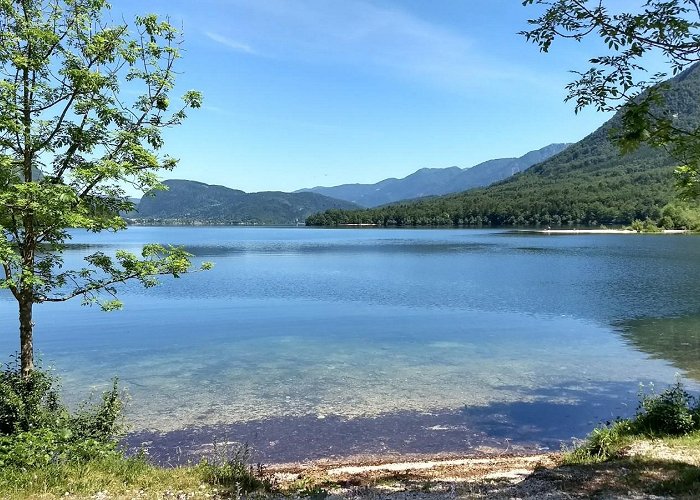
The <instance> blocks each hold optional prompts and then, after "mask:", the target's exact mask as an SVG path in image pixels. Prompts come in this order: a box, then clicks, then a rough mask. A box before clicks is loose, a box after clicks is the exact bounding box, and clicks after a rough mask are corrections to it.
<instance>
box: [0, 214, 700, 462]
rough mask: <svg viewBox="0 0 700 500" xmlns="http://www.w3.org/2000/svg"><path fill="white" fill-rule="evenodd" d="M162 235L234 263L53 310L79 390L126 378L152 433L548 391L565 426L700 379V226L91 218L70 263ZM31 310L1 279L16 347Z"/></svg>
mask: <svg viewBox="0 0 700 500" xmlns="http://www.w3.org/2000/svg"><path fill="white" fill-rule="evenodd" d="M146 242H161V243H173V244H181V245H185V246H186V247H187V249H188V250H189V251H190V252H192V253H193V254H195V255H196V258H197V259H199V260H209V261H213V262H214V263H215V264H216V266H215V269H214V270H213V271H211V272H207V273H198V274H194V275H188V276H184V277H183V278H181V279H179V280H174V279H165V280H163V283H162V285H161V286H160V287H158V288H155V289H151V290H142V289H139V288H137V287H136V286H131V285H130V286H125V287H123V289H122V294H121V297H122V299H123V301H124V302H125V309H124V310H123V311H121V312H115V313H103V312H100V311H99V310H97V309H90V308H84V307H81V306H80V305H79V303H77V302H75V303H66V304H61V305H56V304H47V305H40V306H38V307H37V308H36V313H35V314H36V323H37V325H36V347H37V349H38V351H40V353H41V357H42V359H43V362H44V364H45V365H46V364H49V365H51V366H53V367H55V369H56V370H57V371H58V373H59V374H60V375H61V376H62V379H63V385H64V389H65V393H66V397H67V398H68V399H69V400H70V401H77V400H78V399H79V398H81V397H82V396H84V394H85V391H86V388H92V389H94V390H100V389H102V388H105V387H106V386H107V385H108V383H109V380H110V378H111V377H113V376H115V375H116V376H118V377H119V378H120V379H121V380H122V382H123V384H124V385H125V386H126V387H127V388H128V391H129V393H130V395H131V402H130V405H129V419H130V421H131V422H132V424H133V426H134V429H135V430H139V429H155V430H158V431H163V432H168V431H177V430H178V429H183V428H194V427H202V426H205V427H206V426H215V425H219V426H221V425H224V426H225V425H229V424H230V425H233V424H236V425H239V424H244V423H246V422H251V421H256V422H260V421H265V420H266V419H269V420H270V421H273V420H274V421H280V419H310V421H314V420H318V421H321V420H324V419H335V420H333V421H351V420H358V419H376V418H379V419H381V418H389V417H390V416H391V415H399V414H400V415H409V414H410V415H437V414H441V412H442V413H444V414H447V413H449V412H462V414H464V413H465V412H466V413H469V412H470V411H472V410H473V411H477V410H479V411H480V410H483V412H482V413H484V414H488V413H489V408H494V409H495V408H500V409H499V410H498V411H499V412H501V413H502V412H503V411H504V410H503V408H504V407H507V406H508V405H510V407H512V408H516V405H522V404H528V405H530V406H528V408H541V411H542V412H546V411H550V410H547V408H549V406H547V405H557V408H560V409H561V408H564V409H566V408H571V412H569V413H567V414H566V415H567V417H566V419H567V420H566V422H568V423H566V424H565V425H564V429H563V430H560V431H558V432H559V434H562V433H563V434H562V435H565V437H569V436H573V435H579V434H580V433H581V430H582V429H584V428H588V427H589V426H590V425H591V424H594V423H596V421H602V420H605V419H609V418H612V417H613V416H615V415H619V414H625V413H630V412H632V411H634V408H635V404H636V393H637V389H638V387H639V383H648V382H653V383H654V384H655V385H656V386H657V387H659V386H661V387H663V386H664V385H666V384H669V383H672V382H673V381H674V380H675V377H676V376H677V375H680V376H681V377H684V378H685V379H686V382H687V383H688V384H689V386H690V387H691V388H692V389H696V388H697V382H696V378H697V376H698V374H699V373H700V362H698V361H697V360H699V359H700V356H698V354H700V348H699V345H698V341H697V338H696V337H697V332H698V331H699V330H700V329H699V328H698V326H700V293H698V289H697V283H699V282H700V238H698V237H696V236H650V235H642V236H637V235H576V236H544V235H535V234H524V233H507V232H500V231H490V230H382V229H357V230H323V229H310V228H144V227H132V228H129V229H128V230H127V231H124V232H122V233H118V234H100V235H93V234H87V233H82V232H76V233H74V238H73V244H74V246H73V247H71V249H70V251H69V252H68V254H67V256H66V262H67V264H69V265H70V264H71V263H75V262H78V261H79V260H80V259H81V258H82V257H83V256H84V255H86V254H88V253H91V252H93V251H96V250H102V251H105V252H112V251H114V250H116V249H118V248H127V249H132V250H135V249H138V248H140V246H141V245H142V244H143V243H146ZM14 307H15V306H14V304H13V303H12V302H11V301H10V298H9V297H8V295H7V293H5V292H0V325H1V327H0V328H1V329H2V332H1V333H2V335H1V336H0V353H3V357H5V358H7V356H8V355H9V354H11V353H12V352H14V351H15V350H16V335H17V334H16V328H17V325H16V319H15V317H16V312H15V309H14ZM679 325H680V326H679ZM537 405H540V406H537ZM582 409H584V410H585V411H583V410H582ZM538 411H539V410H538ZM492 413H494V414H495V413H496V410H494V411H493V412H492ZM501 413H498V414H499V415H500V414H501ZM506 413H507V412H506ZM507 418H511V419H513V420H514V422H516V423H517V419H518V418H519V417H518V412H517V411H513V414H512V415H510V414H508V415H507ZM537 418H538V419H539V420H540V421H546V420H547V415H545V414H540V415H539V416H538V417H537ZM290 421H291V420H290ZM387 421H388V420H387ZM560 423H561V422H559V424H560ZM375 424H376V422H375ZM559 424H557V425H559ZM373 425H374V424H373ZM426 425H427V424H426ZM465 425H466V424H465ZM552 425H553V424H552ZM567 426H568V427H567ZM438 427H439V426H438ZM559 427H561V425H559ZM436 428H437V427H436ZM521 430H522V429H521ZM544 430H546V429H544ZM544 430H543V429H540V431H544ZM478 431H479V432H481V433H483V434H484V435H488V434H489V432H490V431H489V428H488V425H486V426H482V428H479V429H478ZM348 432H349V431H348ZM531 434H532V435H533V436H535V437H537V436H539V435H540V434H541V433H540V434H538V433H537V432H535V431H534V430H533V431H532V433H531ZM519 435H523V436H527V435H528V433H527V432H520V434H519ZM426 439H427V438H426ZM329 440H330V438H329ZM436 446H437V445H436ZM355 451H357V450H355Z"/></svg>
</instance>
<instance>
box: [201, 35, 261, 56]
mask: <svg viewBox="0 0 700 500" xmlns="http://www.w3.org/2000/svg"><path fill="white" fill-rule="evenodd" d="M204 34H205V35H206V36H207V38H209V39H210V40H213V41H214V42H216V43H218V44H220V45H223V46H225V47H228V48H229V49H233V50H235V51H236V52H242V53H244V54H250V55H259V54H258V52H257V51H255V50H253V48H252V47H251V46H250V45H248V44H246V43H243V42H239V41H237V40H234V39H232V38H229V37H226V36H223V35H219V34H218V33H212V32H210V31H206V32H205V33H204Z"/></svg>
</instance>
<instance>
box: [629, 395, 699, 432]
mask: <svg viewBox="0 0 700 500" xmlns="http://www.w3.org/2000/svg"><path fill="white" fill-rule="evenodd" d="M699 417H700V408H699V407H698V404H697V402H696V401H695V398H693V397H692V396H691V395H690V394H689V393H688V392H687V391H686V390H685V389H684V388H683V385H682V384H681V383H680V382H677V383H676V384H675V385H673V386H671V387H669V388H668V389H666V390H665V391H663V392H662V393H661V394H658V395H657V394H653V393H652V394H642V395H641V399H640V402H639V408H638V409H637V415H636V417H635V419H634V429H635V431H636V432H637V433H641V434H645V435H648V436H654V435H662V436H678V435H682V434H687V433H689V432H691V431H693V430H697V429H700V420H699Z"/></svg>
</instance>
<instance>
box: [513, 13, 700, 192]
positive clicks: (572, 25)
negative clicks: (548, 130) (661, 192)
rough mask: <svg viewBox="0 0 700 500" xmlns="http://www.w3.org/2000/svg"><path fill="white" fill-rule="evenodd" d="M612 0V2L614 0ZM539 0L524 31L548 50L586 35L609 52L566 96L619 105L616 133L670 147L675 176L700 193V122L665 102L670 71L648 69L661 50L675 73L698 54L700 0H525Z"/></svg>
mask: <svg viewBox="0 0 700 500" xmlns="http://www.w3.org/2000/svg"><path fill="white" fill-rule="evenodd" d="M610 3H611V2H607V4H608V5H609V4H610ZM532 4H535V5H538V6H541V7H543V8H544V11H543V12H542V14H541V15H540V16H539V17H537V18H535V19H531V20H529V21H528V22H529V23H530V25H531V26H532V28H531V29H530V30H528V31H524V32H523V33H522V34H523V35H524V36H525V37H526V38H527V40H528V41H531V42H533V43H534V44H536V45H538V46H539V48H540V50H541V51H543V52H548V51H549V49H550V48H551V46H552V44H553V43H554V41H555V40H556V39H558V38H569V39H573V40H576V41H581V40H583V39H584V38H586V37H598V38H599V39H600V40H602V41H603V42H604V44H605V46H606V49H607V50H606V52H605V53H604V54H603V55H600V56H598V57H594V58H592V59H590V60H589V62H590V64H591V67H590V68H589V69H588V70H586V71H583V72H579V71H574V73H575V74H576V75H577V77H578V78H577V80H575V81H574V82H572V83H570V84H569V85H567V90H568V95H567V100H573V101H574V102H575V103H576V111H577V112H578V111H579V110H581V109H582V108H585V107H587V106H593V107H595V108H596V109H597V110H599V111H621V113H622V114H621V123H620V127H619V130H618V133H617V134H616V140H617V143H618V145H620V146H621V147H622V149H623V151H630V150H633V149H635V148H637V147H639V146H640V145H641V144H643V143H646V144H649V145H652V146H662V147H664V148H665V149H666V150H667V151H668V152H669V153H670V154H671V156H673V157H674V158H675V159H677V160H678V162H679V163H680V166H679V167H678V168H677V170H676V176H677V183H678V186H679V187H680V189H681V192H682V193H683V195H684V196H685V197H686V198H691V199H692V198H697V197H698V196H699V195H700V122H698V121H697V120H688V119H687V116H684V115H683V114H679V113H672V112H668V109H664V108H663V103H664V94H663V89H664V87H663V86H659V85H658V84H659V83H660V82H661V81H662V80H663V79H664V78H665V77H666V76H667V75H666V74H665V73H656V74H653V75H648V71H647V70H646V69H645V68H644V66H643V65H642V64H643V61H644V59H645V58H648V57H649V56H651V55H652V54H657V55H659V54H660V55H662V57H663V58H664V60H665V62H666V63H667V65H668V66H669V67H670V69H671V71H672V73H673V75H678V74H680V73H681V72H682V71H683V70H684V69H685V68H687V67H689V66H690V65H693V64H695V63H696V62H698V61H700V5H699V4H698V2H697V1H696V0H646V1H641V2H638V3H637V5H632V6H630V5H626V6H625V9H626V11H623V12H616V11H615V10H614V9H613V8H612V7H609V6H608V5H606V2H603V1H598V0H595V1H593V0H524V1H523V5H532Z"/></svg>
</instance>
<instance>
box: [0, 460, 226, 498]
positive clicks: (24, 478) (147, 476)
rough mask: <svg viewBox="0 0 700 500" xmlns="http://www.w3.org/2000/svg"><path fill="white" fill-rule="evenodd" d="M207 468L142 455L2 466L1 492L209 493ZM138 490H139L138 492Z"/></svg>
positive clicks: (31, 495)
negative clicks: (156, 462)
mask: <svg viewBox="0 0 700 500" xmlns="http://www.w3.org/2000/svg"><path fill="white" fill-rule="evenodd" d="M205 479H206V472H205V470H204V469H203V468H202V467H200V466H191V467H181V468H174V469H164V468H159V467H155V466H153V465H150V464H149V463H148V462H146V461H145V460H144V459H142V458H120V457H110V458H107V459H104V460H92V461H89V462H84V463H60V464H50V465H47V466H44V467H41V468H33V469H21V468H4V469H3V470H2V472H1V473H0V496H1V497H2V498H7V499H22V498H34V497H39V496H45V497H48V498H52V497H53V498H58V497H61V496H64V495H65V494H66V493H68V494H69V496H76V497H88V496H93V495H95V494H96V493H98V492H100V491H108V492H109V494H110V496H112V497H134V496H136V495H137V494H141V495H142V498H163V497H164V496H165V495H166V494H167V492H179V491H186V492H197V493H200V494H201V496H202V497H203V496H204V495H205V494H207V493H209V494H212V493H213V490H214V487H213V486H212V485H210V484H207V483H206V481H205ZM140 492H141V493H140Z"/></svg>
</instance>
